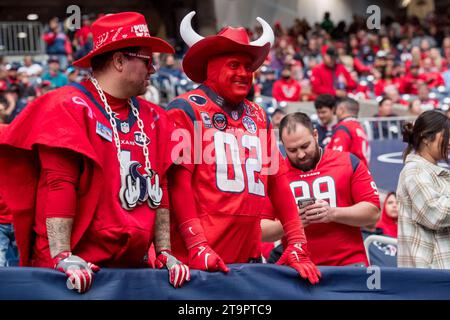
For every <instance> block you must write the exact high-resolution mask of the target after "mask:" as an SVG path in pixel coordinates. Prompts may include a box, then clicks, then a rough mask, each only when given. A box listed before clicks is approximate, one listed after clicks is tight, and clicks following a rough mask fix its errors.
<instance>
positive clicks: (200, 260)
mask: <svg viewBox="0 0 450 320" xmlns="http://www.w3.org/2000/svg"><path fill="white" fill-rule="evenodd" d="M189 265H190V266H191V268H192V269H198V270H204V271H223V272H225V273H227V272H229V271H230V269H229V268H228V267H227V265H226V264H225V262H223V260H222V258H220V257H219V255H218V254H217V253H216V252H215V251H214V250H213V249H211V247H210V246H209V245H208V244H207V243H206V242H203V243H200V244H199V245H197V246H195V247H193V248H190V249H189Z"/></svg>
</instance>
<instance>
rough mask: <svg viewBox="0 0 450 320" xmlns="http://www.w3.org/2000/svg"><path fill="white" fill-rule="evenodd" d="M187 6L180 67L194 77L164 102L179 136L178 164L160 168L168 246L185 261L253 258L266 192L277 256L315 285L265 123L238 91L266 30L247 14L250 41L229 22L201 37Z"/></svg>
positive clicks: (212, 264) (211, 267) (259, 56)
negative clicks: (280, 243)
mask: <svg viewBox="0 0 450 320" xmlns="http://www.w3.org/2000/svg"><path fill="white" fill-rule="evenodd" d="M194 14H195V12H191V13H189V14H188V15H187V16H186V17H185V18H184V19H183V21H182V22H181V26H180V32H181V36H182V38H183V40H184V41H185V42H186V43H187V44H188V46H189V47H190V48H189V50H188V52H187V54H186V56H185V57H184V60H183V69H184V71H185V72H186V74H187V76H188V77H189V78H191V79H192V80H193V81H195V82H197V83H201V85H200V86H199V87H198V88H197V89H195V90H193V91H190V92H187V93H186V94H183V95H181V96H179V97H177V98H176V99H175V100H174V101H172V102H171V103H170V104H169V106H168V114H169V117H171V118H172V119H173V120H174V122H175V123H176V126H177V128H179V129H180V130H178V131H177V133H178V134H177V135H174V137H173V138H174V140H175V141H178V142H179V144H178V145H177V146H176V147H175V148H174V153H177V155H178V156H179V158H178V161H177V164H178V165H175V166H173V167H172V168H171V171H170V174H169V189H170V190H171V213H172V212H173V214H174V216H175V219H173V221H172V222H175V221H176V224H175V223H171V228H172V229H171V230H172V232H171V239H172V249H173V252H174V254H175V255H176V256H177V257H179V258H180V260H181V261H183V262H185V263H188V264H189V266H190V267H191V268H194V269H200V270H208V271H217V270H220V271H223V272H228V271H229V269H228V267H227V266H226V264H227V263H247V262H257V261H258V260H259V259H260V257H261V253H260V242H261V227H260V220H261V213H262V211H263V210H264V207H265V200H266V199H267V197H269V198H270V201H271V202H272V203H273V205H274V207H275V208H276V211H277V213H278V218H279V219H280V221H281V223H282V225H283V229H284V231H285V234H286V241H287V247H286V250H285V252H284V254H283V257H282V258H281V259H280V261H279V264H284V265H288V266H290V267H292V268H294V269H296V270H297V272H298V273H299V274H300V275H301V277H303V278H305V279H308V280H309V281H310V282H311V283H313V284H314V283H317V282H318V281H319V277H320V271H319V270H318V269H317V268H316V266H315V265H314V264H313V263H312V262H311V260H310V258H309V252H308V249H307V244H306V238H305V234H304V231H303V227H302V225H301V221H300V219H298V210H297V207H296V204H295V202H294V198H293V196H292V193H291V192H290V189H289V184H288V182H287V180H286V176H285V168H284V167H283V166H282V161H281V160H280V159H281V155H280V154H279V151H278V149H277V146H276V140H275V138H274V137H272V126H271V124H270V122H269V120H268V119H267V116H266V114H265V112H264V110H263V109H262V108H261V107H260V106H258V105H256V104H255V103H253V102H250V101H248V100H246V99H245V97H246V96H247V94H248V92H249V90H250V87H251V85H252V77H253V72H254V71H255V70H256V69H257V68H258V67H259V66H260V65H261V64H262V63H263V61H264V59H265V57H266V56H267V54H268V52H269V50H270V46H271V44H273V41H274V35H273V31H272V29H271V28H270V26H269V25H268V24H267V22H265V21H264V20H263V19H261V18H257V19H258V21H259V22H260V23H261V25H262V26H263V34H262V35H261V37H260V38H259V39H258V40H255V41H253V42H250V41H249V38H248V35H247V33H246V31H245V29H244V28H232V27H226V28H224V29H222V30H221V31H220V32H219V33H218V34H217V35H214V36H209V37H206V38H203V37H201V36H200V35H198V34H197V33H196V32H195V31H194V30H193V29H192V27H191V19H192V16H193V15H194ZM175 231H179V232H175Z"/></svg>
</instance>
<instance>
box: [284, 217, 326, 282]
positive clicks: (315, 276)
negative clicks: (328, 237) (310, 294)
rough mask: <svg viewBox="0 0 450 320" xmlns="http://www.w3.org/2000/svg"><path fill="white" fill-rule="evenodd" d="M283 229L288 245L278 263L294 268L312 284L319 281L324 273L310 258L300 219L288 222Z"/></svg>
mask: <svg viewBox="0 0 450 320" xmlns="http://www.w3.org/2000/svg"><path fill="white" fill-rule="evenodd" d="M283 229H284V233H285V235H286V238H287V242H288V245H287V247H286V249H285V250H284V252H283V254H282V255H281V257H280V259H279V260H278V262H277V264H278V265H287V266H289V267H291V268H294V269H295V270H296V271H297V272H298V273H299V274H300V276H301V277H302V278H303V279H308V280H309V282H310V283H311V284H316V283H318V282H319V278H320V277H321V276H322V274H321V273H320V271H319V269H317V267H316V265H315V264H314V263H313V262H312V261H311V259H310V258H309V252H308V248H307V246H306V237H305V234H304V233H303V232H302V231H303V230H302V227H301V225H300V220H298V219H295V220H292V221H290V222H288V223H286V224H285V225H284V226H283Z"/></svg>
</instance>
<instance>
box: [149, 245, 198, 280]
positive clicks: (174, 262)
mask: <svg viewBox="0 0 450 320" xmlns="http://www.w3.org/2000/svg"><path fill="white" fill-rule="evenodd" d="M155 266H156V268H158V269H161V268H162V267H164V266H165V267H166V268H167V270H169V282H170V284H171V285H173V286H174V287H175V288H179V287H181V286H182V285H183V283H184V282H185V281H189V280H191V274H190V272H189V267H188V266H187V265H185V264H183V263H182V262H181V261H179V260H178V259H177V258H175V257H174V256H173V255H172V253H171V252H170V251H169V250H163V251H161V253H160V254H159V255H158V256H157V257H156V260H155Z"/></svg>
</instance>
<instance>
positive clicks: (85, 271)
mask: <svg viewBox="0 0 450 320" xmlns="http://www.w3.org/2000/svg"><path fill="white" fill-rule="evenodd" d="M53 262H54V263H55V265H54V269H56V270H58V271H60V272H64V273H65V274H66V276H67V282H66V285H67V288H68V289H69V290H77V291H78V293H84V292H86V291H88V290H89V289H90V288H91V286H92V282H93V281H94V272H97V271H100V268H99V267H98V266H96V265H95V264H93V263H90V262H86V261H84V260H83V259H82V258H80V257H78V256H76V255H73V254H72V253H71V252H70V251H63V252H61V253H59V254H58V255H57V256H56V257H54V258H53Z"/></svg>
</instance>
